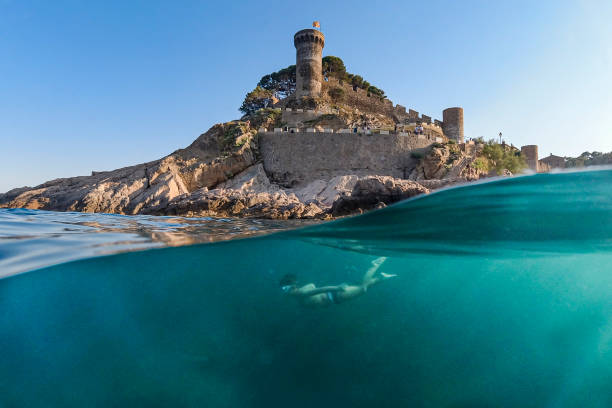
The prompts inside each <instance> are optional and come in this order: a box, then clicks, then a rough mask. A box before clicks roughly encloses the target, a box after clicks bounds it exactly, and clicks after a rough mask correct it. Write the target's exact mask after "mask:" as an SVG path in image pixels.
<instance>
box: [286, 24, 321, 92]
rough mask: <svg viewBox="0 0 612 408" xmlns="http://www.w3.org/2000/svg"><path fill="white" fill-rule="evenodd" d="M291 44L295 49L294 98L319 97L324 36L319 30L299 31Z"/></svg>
mask: <svg viewBox="0 0 612 408" xmlns="http://www.w3.org/2000/svg"><path fill="white" fill-rule="evenodd" d="M293 44H294V45H295V49H296V58H295V68H296V87H295V95H296V97H298V98H301V97H303V96H315V97H316V96H319V95H321V84H322V81H323V67H322V60H323V47H324V46H325V36H324V35H323V33H322V32H320V31H319V30H314V29H306V30H301V31H298V32H297V33H295V35H294V36H293Z"/></svg>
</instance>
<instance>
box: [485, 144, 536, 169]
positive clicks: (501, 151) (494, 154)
mask: <svg viewBox="0 0 612 408" xmlns="http://www.w3.org/2000/svg"><path fill="white" fill-rule="evenodd" d="M482 155H483V157H485V158H486V159H487V160H488V161H489V164H490V166H489V167H491V168H493V169H495V172H496V173H497V174H501V173H502V171H503V170H504V169H508V170H510V171H511V172H512V173H518V172H519V171H521V170H523V169H524V168H525V167H527V164H526V163H525V159H524V158H523V157H522V156H520V155H516V154H514V151H513V150H509V149H505V148H504V147H503V146H502V145H500V144H499V143H496V142H495V141H493V140H490V141H488V142H487V143H486V144H485V146H484V148H483V149H482Z"/></svg>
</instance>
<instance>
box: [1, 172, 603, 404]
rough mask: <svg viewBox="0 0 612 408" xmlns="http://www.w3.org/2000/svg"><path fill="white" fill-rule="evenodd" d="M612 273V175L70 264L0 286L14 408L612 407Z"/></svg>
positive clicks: (508, 183)
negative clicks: (325, 294) (304, 289)
mask: <svg viewBox="0 0 612 408" xmlns="http://www.w3.org/2000/svg"><path fill="white" fill-rule="evenodd" d="M380 256H386V257H388V259H387V261H386V262H385V263H383V265H382V266H381V268H380V271H382V272H385V273H394V274H397V275H398V277H396V278H392V279H389V280H387V281H384V282H382V283H381V284H380V285H377V286H374V287H371V288H370V289H369V290H368V292H367V293H366V294H365V295H364V296H362V297H360V298H357V299H354V300H352V301H350V302H347V303H343V304H339V305H332V306H330V307H328V308H322V309H308V308H304V307H301V306H300V305H298V304H297V303H296V302H295V301H294V299H292V298H289V297H287V295H284V294H283V293H282V291H280V290H279V286H278V281H279V279H280V278H281V277H282V276H283V275H284V274H285V273H287V272H292V273H295V274H296V275H298V278H299V280H300V282H302V283H310V282H314V283H315V284H317V285H318V286H321V285H327V284H337V283H341V282H349V283H354V282H359V281H360V280H361V277H362V275H363V273H364V271H365V270H367V269H368V268H369V267H370V266H371V262H372V261H373V260H375V259H377V258H378V257H380ZM611 265H612V171H611V170H603V171H593V172H581V173H563V174H550V175H536V176H529V177H523V178H512V179H504V180H500V181H496V182H493V183H486V184H479V185H470V186H467V187H463V188H456V189H450V190H446V191H441V192H439V193H436V194H431V195H429V196H425V197H421V198H418V199H415V200H411V201H406V202H403V203H400V204H398V205H395V206H392V207H389V208H386V209H383V210H380V211H376V212H372V213H368V214H366V215H364V216H360V217H355V218H350V219H343V220H339V221H336V222H332V223H325V224H321V225H317V226H312V227H308V228H304V229H299V230H293V231H286V232H280V233H277V234H273V235H268V236H263V237H256V238H250V239H240V240H234V241H227V242H218V243H212V244H204V245H193V246H185V247H174V248H164V249H152V250H147V251H141V252H128V253H122V254H118V255H111V256H105V257H98V258H91V259H84V260H78V261H73V262H69V263H63V264H60V265H55V266H51V267H48V268H44V269H38V270H35V271H32V272H28V273H23V274H19V275H15V276H12V277H9V278H5V279H3V280H0V330H1V333H2V335H1V336H0V350H2V359H0V406H7V407H13V406H15V407H22V406H29V407H37V406H41V407H43V406H44V407H48V406H62V407H64V406H76V407H82V406H100V407H108V406H130V407H131V406H160V407H161V406H164V407H165V406H173V407H181V406H186V407H190V406H206V407H313V406H317V407H373V406H376V407H407V406H423V407H492V406H495V407H576V406H580V407H609V406H612V273H611V272H612V270H611V269H612V266H611Z"/></svg>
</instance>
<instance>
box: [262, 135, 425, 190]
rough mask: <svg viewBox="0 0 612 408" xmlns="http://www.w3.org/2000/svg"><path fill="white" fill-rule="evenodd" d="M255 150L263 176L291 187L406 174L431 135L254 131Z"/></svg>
mask: <svg viewBox="0 0 612 408" xmlns="http://www.w3.org/2000/svg"><path fill="white" fill-rule="evenodd" d="M258 137H259V150H260V154H261V158H262V160H263V164H264V168H265V170H266V173H267V174H268V176H269V177H270V178H271V179H272V180H273V181H275V182H277V183H280V184H283V185H286V186H292V185H295V184H299V183H303V182H309V181H313V180H317V179H322V180H329V179H331V178H332V177H334V176H338V175H345V174H356V175H359V176H363V175H380V176H392V177H396V178H407V177H408V175H409V174H410V172H411V171H412V169H414V167H415V166H416V164H417V163H418V159H416V158H413V157H412V153H413V152H420V153H425V152H426V150H427V149H428V147H429V146H430V145H431V144H432V143H433V142H434V141H435V140H432V138H427V137H423V136H421V137H419V136H416V135H403V134H365V133H306V132H300V133H288V132H262V133H259V135H258Z"/></svg>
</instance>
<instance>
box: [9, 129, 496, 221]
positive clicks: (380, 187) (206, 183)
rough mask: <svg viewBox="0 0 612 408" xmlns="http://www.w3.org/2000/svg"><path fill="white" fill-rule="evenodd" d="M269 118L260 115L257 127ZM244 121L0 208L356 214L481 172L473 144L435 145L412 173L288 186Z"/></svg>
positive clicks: (23, 191)
mask: <svg viewBox="0 0 612 408" xmlns="http://www.w3.org/2000/svg"><path fill="white" fill-rule="evenodd" d="M273 120H274V118H273V117H267V118H259V120H257V122H258V123H256V125H257V126H260V125H261V124H262V123H263V122H265V121H273ZM253 127H254V126H251V124H250V123H249V122H241V121H236V122H228V123H224V124H218V125H215V126H213V127H212V128H211V129H210V130H209V131H207V132H206V133H204V134H202V135H201V136H200V137H198V138H197V139H196V140H195V141H194V142H193V143H192V144H191V145H190V146H189V147H187V148H185V149H181V150H177V151H176V152H174V153H172V154H170V155H168V156H166V157H164V158H162V159H160V160H155V161H152V162H148V163H143V164H139V165H135V166H130V167H125V168H121V169H117V170H113V171H102V172H92V174H91V175H90V176H81V177H71V178H64V179H57V180H52V181H49V182H46V183H44V184H41V185H39V186H36V187H33V188H29V187H23V188H18V189H13V190H11V191H9V192H7V193H5V194H0V207H3V208H18V207H22V208H30V209H42V210H53V211H83V212H104V213H116V214H140V213H144V214H156V215H182V216H222V217H225V216H229V217H265V218H275V219H293V218H301V219H313V218H317V219H323V218H329V217H337V216H343V215H348V214H353V213H360V212H362V211H364V210H370V209H373V208H380V207H383V206H385V205H388V204H391V203H393V202H396V201H399V200H402V199H405V198H409V197H413V196H415V195H418V194H425V193H428V192H429V191H430V190H431V189H435V188H440V187H444V186H446V185H448V184H453V183H457V182H465V181H469V180H473V179H477V178H478V177H481V176H485V175H484V174H481V173H479V172H478V171H477V170H475V169H474V168H473V167H472V166H471V163H472V162H473V161H474V160H475V158H476V157H477V155H478V151H479V149H478V147H477V146H471V147H467V148H466V147H465V146H463V147H460V146H457V145H449V144H445V145H436V146H434V147H433V148H432V149H431V150H430V153H429V154H428V155H426V156H425V157H424V158H423V159H422V160H420V162H419V165H418V166H417V168H416V169H415V170H414V171H413V172H412V174H411V175H410V179H411V180H401V179H394V178H392V177H388V176H361V177H358V176H356V175H352V174H350V171H347V174H346V175H342V176H337V177H333V178H332V179H330V180H315V181H312V182H310V183H308V184H305V185H301V186H296V187H293V188H284V187H281V186H279V185H277V184H274V183H272V182H271V181H270V180H269V178H268V176H267V174H266V172H265V171H264V168H263V166H262V164H261V162H260V161H259V158H258V146H257V138H256V131H255V130H254V128H253Z"/></svg>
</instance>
